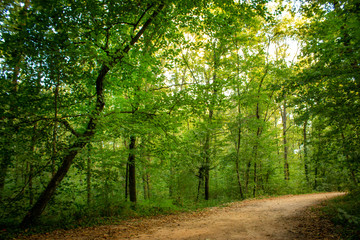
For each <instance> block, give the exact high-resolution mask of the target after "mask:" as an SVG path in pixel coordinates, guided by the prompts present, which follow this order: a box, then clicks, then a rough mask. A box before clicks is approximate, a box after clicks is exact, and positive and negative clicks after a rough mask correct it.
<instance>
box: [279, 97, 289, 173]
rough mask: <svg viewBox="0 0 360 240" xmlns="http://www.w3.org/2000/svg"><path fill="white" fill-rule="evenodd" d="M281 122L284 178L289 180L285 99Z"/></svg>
mask: <svg viewBox="0 0 360 240" xmlns="http://www.w3.org/2000/svg"><path fill="white" fill-rule="evenodd" d="M281 117H282V124H283V144H284V179H285V180H290V171H289V162H288V146H287V138H286V131H287V129H286V128H287V126H286V125H287V116H286V100H284V107H283V109H282V111H281Z"/></svg>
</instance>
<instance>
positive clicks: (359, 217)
mask: <svg viewBox="0 0 360 240" xmlns="http://www.w3.org/2000/svg"><path fill="white" fill-rule="evenodd" d="M322 210H323V212H324V213H325V214H326V215H327V216H329V217H330V219H331V220H332V222H333V223H334V224H335V225H336V226H337V229H338V231H339V232H340V234H341V236H342V238H343V239H346V240H357V239H360V189H357V190H354V191H351V192H350V193H349V194H347V195H345V196H342V197H339V198H335V199H332V200H330V201H329V202H328V203H327V204H326V206H325V207H324V208H322Z"/></svg>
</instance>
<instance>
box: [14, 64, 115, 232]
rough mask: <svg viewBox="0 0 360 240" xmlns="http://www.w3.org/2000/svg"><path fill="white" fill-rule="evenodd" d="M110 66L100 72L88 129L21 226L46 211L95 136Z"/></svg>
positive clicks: (32, 221) (23, 226) (72, 147)
mask: <svg viewBox="0 0 360 240" xmlns="http://www.w3.org/2000/svg"><path fill="white" fill-rule="evenodd" d="M108 71H109V68H108V67H107V66H105V65H103V66H102V68H101V70H100V73H99V75H98V77H97V80H96V95H97V100H96V109H95V111H94V113H93V116H92V117H91V118H90V120H89V122H88V125H87V128H86V131H85V133H84V134H82V135H81V136H79V137H77V139H76V141H75V143H74V144H72V145H71V146H70V147H69V148H68V150H67V154H66V155H65V156H64V158H63V160H62V164H61V166H60V167H59V168H58V170H57V172H56V173H55V175H54V176H53V177H52V178H51V180H50V182H49V183H48V185H47V187H46V188H45V190H44V191H43V192H42V193H41V195H40V197H39V198H38V200H37V202H36V203H35V205H34V206H33V207H32V208H31V209H30V210H29V212H28V213H27V214H26V216H25V217H24V219H23V221H22V222H21V227H22V228H26V227H28V226H30V225H31V224H33V223H34V222H35V220H36V219H37V218H38V217H39V216H40V215H41V213H42V212H43V211H44V209H45V207H46V205H47V204H48V202H49V201H50V199H51V197H52V196H53V195H54V193H55V190H56V188H57V187H58V185H59V184H60V182H61V181H62V180H63V178H64V177H65V175H66V174H67V172H68V171H69V168H70V166H71V164H72V163H73V161H74V159H75V157H76V155H77V154H78V153H79V152H80V151H81V150H82V149H83V148H84V147H85V145H86V144H87V143H88V142H90V139H91V138H92V137H93V135H94V133H95V131H94V130H95V128H96V121H97V117H98V115H99V114H100V113H101V112H102V111H103V109H104V106H105V103H104V97H103V90H104V88H103V82H104V79H105V76H106V74H107V73H108Z"/></svg>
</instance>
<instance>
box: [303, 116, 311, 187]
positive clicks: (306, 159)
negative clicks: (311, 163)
mask: <svg viewBox="0 0 360 240" xmlns="http://www.w3.org/2000/svg"><path fill="white" fill-rule="evenodd" d="M306 127H307V120H305V122H304V129H303V137H304V139H303V140H304V171H305V178H306V182H307V183H308V184H309V182H310V180H309V167H308V151H307V130H306Z"/></svg>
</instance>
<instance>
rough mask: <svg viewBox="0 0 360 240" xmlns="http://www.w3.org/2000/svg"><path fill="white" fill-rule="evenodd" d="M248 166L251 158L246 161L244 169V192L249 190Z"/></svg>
mask: <svg viewBox="0 0 360 240" xmlns="http://www.w3.org/2000/svg"><path fill="white" fill-rule="evenodd" d="M250 167H251V160H249V161H248V163H247V165H246V170H245V193H246V194H247V193H248V192H249V181H250Z"/></svg>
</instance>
